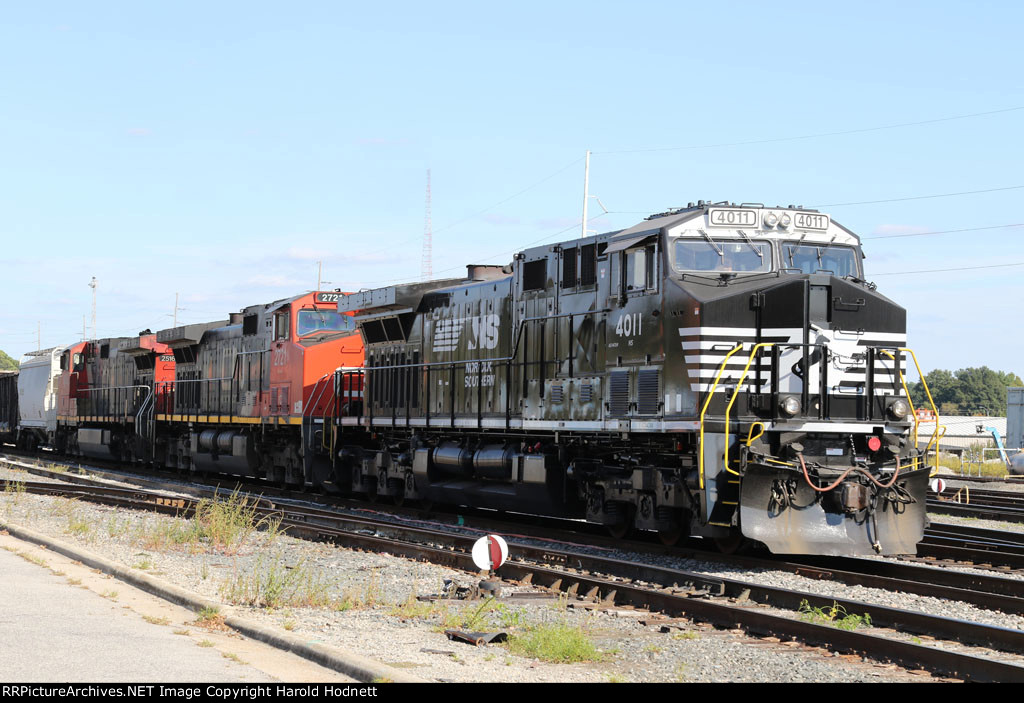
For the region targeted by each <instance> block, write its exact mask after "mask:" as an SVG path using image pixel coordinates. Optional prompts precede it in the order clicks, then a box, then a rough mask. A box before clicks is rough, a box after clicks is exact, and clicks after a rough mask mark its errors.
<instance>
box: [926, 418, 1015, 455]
mask: <svg viewBox="0 0 1024 703" xmlns="http://www.w3.org/2000/svg"><path fill="white" fill-rule="evenodd" d="M939 425H940V426H941V427H945V428H946V432H945V434H944V435H942V439H941V440H940V441H939V448H940V449H942V451H953V452H957V451H959V450H962V449H966V448H967V447H970V446H971V445H972V444H980V445H983V446H988V445H989V443H991V442H992V433H991V432H986V431H985V428H986V427H992V428H995V430H996V431H997V432H998V433H999V437H1000V438H1001V439H1002V440H1003V442H1004V443H1005V444H1006V446H1007V447H1014V448H1016V447H1019V446H1020V444H1019V443H1018V444H1011V443H1008V442H1006V418H1005V417H996V416H992V415H942V416H940V417H939ZM979 428H981V429H980V431H979ZM940 432H941V430H940ZM934 433H935V418H934V417H931V418H929V419H927V420H922V421H921V424H920V425H918V426H917V442H918V444H919V445H921V446H924V445H927V444H928V442H929V440H930V439H931V437H932V435H933V434H934Z"/></svg>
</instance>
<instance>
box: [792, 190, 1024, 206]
mask: <svg viewBox="0 0 1024 703" xmlns="http://www.w3.org/2000/svg"><path fill="white" fill-rule="evenodd" d="M1021 188H1024V185H1021V186H1004V187H1002V188H985V189H984V190H962V191H959V192H956V193H938V194H936V195H915V196H912V197H909V198H887V199H885V200H861V201H859V202H852V203H826V204H825V205H811V207H812V208H815V209H818V208H823V207H846V206H847V205H875V204H876V203H901V202H905V201H907V200H930V199H932V198H954V197H957V196H961V195H977V194H978V193H997V192H1000V191H1005V190H1020V189H1021Z"/></svg>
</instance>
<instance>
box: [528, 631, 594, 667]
mask: <svg viewBox="0 0 1024 703" xmlns="http://www.w3.org/2000/svg"><path fill="white" fill-rule="evenodd" d="M508 648H509V651H511V652H512V653H513V654H518V655H520V656H524V657H530V658H532V659H540V660H541V661H548V662H557V663H562V664H569V663H573V662H591V661H600V660H601V659H602V658H603V656H604V655H603V654H602V652H601V651H600V650H599V649H598V648H597V646H596V645H595V644H594V643H593V641H591V639H590V637H588V636H587V634H586V633H585V632H584V631H583V628H581V627H574V626H572V625H569V624H567V623H554V624H547V625H537V626H533V627H529V628H526V630H525V631H524V632H522V633H510V634H509V638H508Z"/></svg>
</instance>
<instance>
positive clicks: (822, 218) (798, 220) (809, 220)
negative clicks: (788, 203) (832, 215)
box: [793, 212, 829, 232]
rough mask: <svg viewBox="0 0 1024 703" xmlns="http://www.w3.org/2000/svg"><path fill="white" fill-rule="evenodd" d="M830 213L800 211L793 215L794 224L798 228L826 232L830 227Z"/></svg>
mask: <svg viewBox="0 0 1024 703" xmlns="http://www.w3.org/2000/svg"><path fill="white" fill-rule="evenodd" d="M828 222H829V221H828V215H819V214H818V213H810V212H798V213H795V214H794V215H793V226H794V227H795V228H796V229H816V230H820V231H822V232H824V231H825V230H827V229H828Z"/></svg>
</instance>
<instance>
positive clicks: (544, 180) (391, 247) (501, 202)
mask: <svg viewBox="0 0 1024 703" xmlns="http://www.w3.org/2000/svg"><path fill="white" fill-rule="evenodd" d="M583 158H584V157H582V156H581V157H579V158H578V159H575V160H574V161H572V163H568V164H566V165H565V166H563V167H562V168H560V169H558V170H557V171H555V172H554V173H552V174H549V175H547V176H545V177H544V178H542V179H540V180H539V181H536V182H535V183H532V184H530V185H528V186H526V187H525V188H523V189H522V190H520V191H518V192H516V193H513V194H512V195H510V196H508V197H507V198H505V199H503V200H499V201H498V202H496V203H494V204H492V205H488V206H487V207H485V208H484V209H482V210H479V211H477V212H475V213H473V214H472V215H469V216H467V217H464V218H462V219H461V220H456V221H455V222H450V223H449V224H447V225H445V226H444V227H440V228H438V229H435V230H434V231H433V233H432V234H434V235H437V234H440V233H441V232H444V231H446V230H449V229H451V228H453V227H456V226H458V225H461V224H463V223H465V222H469V221H470V220H473V219H476V218H477V217H479V216H480V215H482V214H484V213H485V212H487V211H488V210H493V209H494V208H496V207H498V206H499V205H504V204H505V203H507V202H508V201H510V200H514V199H516V198H518V197H519V196H520V195H522V194H523V193H527V192H529V191H531V190H533V189H534V188H536V187H537V186H539V185H543V184H544V183H547V182H548V181H550V180H551V179H552V178H554V177H555V176H557V175H559V174H561V173H564V172H565V171H567V170H569V169H570V168H572V167H573V166H575V165H576V164H578V163H579V162H580V161H583ZM414 241H422V237H412V238H409V239H405V240H403V241H400V242H392V243H391V244H390V245H388V246H387V247H385V248H383V249H376V250H374V251H369V252H357V253H358V254H360V255H361V256H370V255H373V254H380V253H382V252H392V251H394V249H395V247H396V246H400V245H402V244H408V243H410V242H414Z"/></svg>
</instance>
